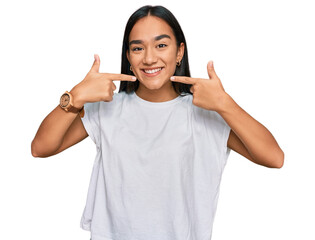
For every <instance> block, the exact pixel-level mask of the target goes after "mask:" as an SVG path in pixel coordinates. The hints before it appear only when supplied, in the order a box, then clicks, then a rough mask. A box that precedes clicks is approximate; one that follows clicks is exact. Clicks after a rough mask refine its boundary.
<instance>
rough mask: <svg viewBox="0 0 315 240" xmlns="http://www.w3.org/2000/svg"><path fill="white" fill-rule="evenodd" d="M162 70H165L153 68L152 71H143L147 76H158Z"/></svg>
mask: <svg viewBox="0 0 315 240" xmlns="http://www.w3.org/2000/svg"><path fill="white" fill-rule="evenodd" d="M162 69H163V68H162V67H159V68H151V69H142V71H143V72H144V74H145V75H147V76H156V75H158V74H159V73H160V72H161V70H162Z"/></svg>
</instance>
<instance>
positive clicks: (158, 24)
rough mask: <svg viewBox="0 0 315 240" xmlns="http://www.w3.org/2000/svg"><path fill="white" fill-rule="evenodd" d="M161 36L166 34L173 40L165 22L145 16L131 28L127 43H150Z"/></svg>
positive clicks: (171, 32) (170, 29)
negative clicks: (141, 41) (134, 41)
mask: <svg viewBox="0 0 315 240" xmlns="http://www.w3.org/2000/svg"><path fill="white" fill-rule="evenodd" d="M162 34H167V35H169V36H170V37H171V39H172V40H175V36H174V33H173V30H172V28H171V27H170V26H169V25H168V23H167V22H166V21H164V20H163V19H161V18H159V17H155V16H147V17H144V18H141V19H140V20H138V21H137V22H136V24H135V25H134V26H133V28H132V30H131V32H130V35H129V41H131V40H143V41H150V40H153V39H154V37H156V36H159V35H162Z"/></svg>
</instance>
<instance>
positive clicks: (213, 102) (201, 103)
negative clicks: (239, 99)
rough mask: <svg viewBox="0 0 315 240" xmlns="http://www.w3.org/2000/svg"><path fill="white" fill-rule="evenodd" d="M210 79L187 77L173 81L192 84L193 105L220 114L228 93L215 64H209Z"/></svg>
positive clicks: (210, 62)
mask: <svg viewBox="0 0 315 240" xmlns="http://www.w3.org/2000/svg"><path fill="white" fill-rule="evenodd" d="M207 70H208V75H209V79H202V78H191V77H185V76H173V77H171V79H170V80H171V81H173V82H181V83H186V84H192V86H191V88H190V91H191V92H192V93H193V101H192V102H193V104H194V105H196V106H198V107H201V108H204V109H207V110H213V111H217V112H219V111H220V110H221V109H222V107H223V103H224V100H225V99H226V96H227V93H226V92H225V91H224V88H223V85H222V83H221V80H220V79H219V77H218V76H217V74H216V72H215V71H214V67H213V62H212V61H209V62H208V64H207Z"/></svg>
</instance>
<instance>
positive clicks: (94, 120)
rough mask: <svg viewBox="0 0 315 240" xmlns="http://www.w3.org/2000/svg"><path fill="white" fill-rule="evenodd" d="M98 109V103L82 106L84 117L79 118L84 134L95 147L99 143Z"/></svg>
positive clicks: (98, 145)
mask: <svg viewBox="0 0 315 240" xmlns="http://www.w3.org/2000/svg"><path fill="white" fill-rule="evenodd" d="M99 108H100V102H94V103H86V104H84V117H83V118H81V119H82V122H83V125H84V128H85V130H86V132H87V133H88V134H89V136H90V138H91V139H92V140H93V142H94V143H95V144H96V146H97V147H100V142H101V141H100V138H101V135H100V118H99Z"/></svg>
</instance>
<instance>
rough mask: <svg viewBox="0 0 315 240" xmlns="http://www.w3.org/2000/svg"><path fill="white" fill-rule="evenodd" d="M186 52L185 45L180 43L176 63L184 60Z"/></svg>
mask: <svg viewBox="0 0 315 240" xmlns="http://www.w3.org/2000/svg"><path fill="white" fill-rule="evenodd" d="M184 52H185V44H184V43H183V42H182V43H180V45H179V47H178V49H177V56H176V61H177V62H179V61H181V60H182V59H183V56H184Z"/></svg>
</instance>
